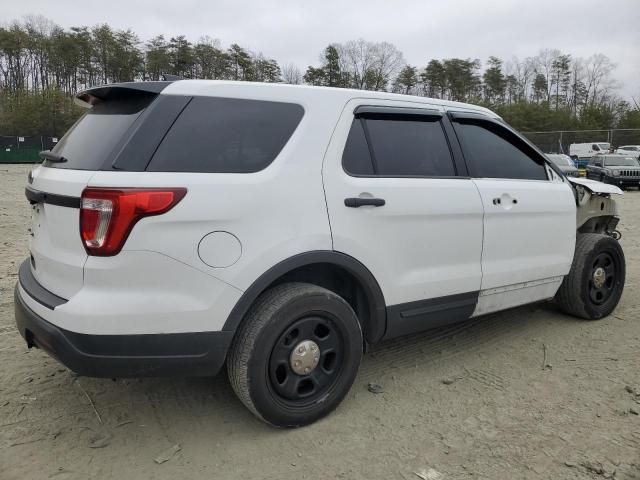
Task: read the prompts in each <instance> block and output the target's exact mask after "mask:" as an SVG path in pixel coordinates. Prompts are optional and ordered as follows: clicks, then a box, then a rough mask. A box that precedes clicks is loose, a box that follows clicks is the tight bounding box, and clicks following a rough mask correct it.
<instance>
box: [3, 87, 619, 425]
mask: <svg viewBox="0 0 640 480" xmlns="http://www.w3.org/2000/svg"><path fill="white" fill-rule="evenodd" d="M78 102H80V103H82V104H84V105H85V106H87V107H90V109H89V110H88V112H87V114H86V115H85V116H83V117H82V118H81V119H80V120H79V121H78V122H77V123H76V124H75V125H74V126H73V127H72V128H71V129H70V130H69V132H68V133H67V134H66V135H65V137H64V138H63V139H61V141H60V142H59V143H58V144H57V145H56V147H55V148H54V149H53V151H50V152H49V151H47V152H43V153H42V156H43V158H44V162H43V164H42V165H41V166H38V167H37V168H35V169H34V170H33V171H32V172H31V173H30V174H29V179H28V186H27V188H26V196H27V198H28V200H29V201H30V202H31V204H32V206H33V223H32V228H31V238H30V251H31V256H30V258H29V259H27V260H26V261H25V262H24V263H23V264H22V266H21V267H20V271H19V282H18V284H17V286H16V291H15V313H16V321H17V325H18V328H19V331H20V333H21V335H23V336H24V338H25V340H26V342H27V344H28V346H29V347H32V346H37V347H40V348H42V349H44V350H46V351H47V352H49V353H50V354H51V355H52V356H54V357H55V358H57V359H58V360H59V361H60V362H62V363H63V364H65V365H66V366H68V367H69V368H70V369H72V370H74V371H76V372H78V373H80V374H83V375H89V376H102V377H120V376H150V375H214V374H216V373H217V372H218V371H219V370H220V369H221V367H222V366H223V364H224V363H225V362H226V364H227V370H228V373H229V377H230V379H231V383H232V385H233V388H234V389H235V391H236V393H237V394H238V396H239V397H240V399H241V400H242V401H243V402H244V403H245V405H246V406H247V407H248V408H249V409H251V411H252V412H253V413H254V414H256V415H257V416H258V417H259V418H261V419H262V420H264V421H266V422H268V423H270V424H273V425H277V426H298V425H304V424H308V423H310V422H313V421H314V420H316V419H318V418H320V417H322V416H324V415H326V414H327V413H328V412H330V411H331V410H332V409H334V408H335V407H336V406H337V405H338V403H339V402H340V401H341V399H342V398H343V397H344V396H345V395H346V393H347V392H348V391H349V388H350V387H351V384H352V383H353V381H354V378H355V376H356V373H357V370H358V366H359V364H360V359H361V356H362V353H363V351H364V350H365V349H366V347H367V346H368V345H372V344H375V343H377V342H380V341H381V340H383V339H388V338H391V337H397V336H400V335H409V334H412V333H414V332H417V331H421V330H425V329H428V328H432V327H435V326H439V325H444V324H448V323H452V322H458V321H461V320H465V319H467V318H469V317H474V316H478V315H483V314H486V313H490V312H495V311H499V310H504V309H506V308H511V307H515V306H517V305H522V304H526V303H530V302H535V301H539V300H546V299H551V298H553V297H554V296H555V297H556V298H557V301H558V303H559V305H560V307H561V308H563V309H564V310H565V311H567V312H569V313H571V314H574V315H577V316H579V317H582V318H587V319H595V318H600V317H603V316H605V315H608V314H609V313H610V312H611V311H612V310H613V309H614V308H615V306H616V305H617V303H618V300H619V299H620V295H621V294H622V289H623V286H624V278H625V261H624V255H623V252H622V249H621V248H620V245H619V243H618V241H617V239H616V238H617V232H616V230H615V228H616V224H617V222H618V216H617V212H616V206H615V203H614V201H613V200H612V199H611V194H617V193H621V191H620V190H619V189H618V188H617V187H615V186H612V185H603V184H600V183H599V182H594V181H589V180H585V179H572V180H571V182H575V183H570V181H569V180H568V179H567V178H566V177H564V176H563V174H562V173H561V172H560V171H559V170H558V168H557V167H555V166H554V165H552V164H550V163H548V162H547V160H546V159H545V157H544V155H543V154H542V153H541V152H539V151H538V150H537V149H536V148H535V147H534V146H532V145H531V144H530V143H529V142H528V141H527V140H526V139H524V138H523V137H521V136H520V135H518V134H517V133H516V132H514V131H513V130H512V129H510V128H509V127H508V126H507V125H505V124H504V123H503V122H502V121H501V120H500V118H499V117H497V116H496V115H495V114H494V113H492V112H491V111H489V110H487V109H484V108H481V107H475V106H472V105H465V104H460V103H454V102H447V101H443V100H434V99H428V98H420V97H410V96H401V95H393V94H388V93H383V92H364V91H355V90H345V89H331V88H317V87H301V86H285V85H268V84H252V83H236V82H220V81H196V80H191V81H176V82H141V83H126V84H114V85H108V86H104V87H99V88H94V89H91V90H88V91H86V92H83V93H81V94H80V95H78ZM574 252H575V254H574Z"/></svg>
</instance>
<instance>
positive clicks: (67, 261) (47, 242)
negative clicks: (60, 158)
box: [25, 167, 95, 298]
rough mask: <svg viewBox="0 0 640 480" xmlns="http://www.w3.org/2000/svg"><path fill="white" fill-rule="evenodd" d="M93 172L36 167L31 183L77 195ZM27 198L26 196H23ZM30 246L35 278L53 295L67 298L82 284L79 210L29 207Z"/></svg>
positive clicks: (39, 187) (82, 255) (40, 206)
mask: <svg viewBox="0 0 640 480" xmlns="http://www.w3.org/2000/svg"><path fill="white" fill-rule="evenodd" d="M94 173H95V172H92V171H86V170H66V169H57V168H46V167H37V168H35V169H34V170H33V171H32V172H31V175H32V177H33V182H32V184H31V185H30V186H31V187H32V188H34V189H36V190H41V191H43V192H48V193H54V194H58V195H65V196H70V197H79V196H80V194H81V193H82V190H84V188H85V187H86V186H87V183H88V182H89V179H90V178H91V177H92V176H93V174H94ZM25 201H26V200H25ZM31 213H32V222H31V232H32V234H33V235H31V236H30V237H29V250H30V251H31V255H33V258H34V261H35V265H36V268H35V269H34V268H33V267H32V268H31V270H32V272H33V275H34V277H35V278H36V280H37V281H38V282H39V283H40V284H41V285H42V286H43V287H45V288H46V289H47V290H49V291H51V292H53V293H55V294H56V295H58V296H60V297H63V298H69V297H71V296H72V295H74V294H75V293H76V292H78V290H80V289H81V288H82V275H83V274H82V269H83V266H84V262H85V261H86V260H87V253H86V252H85V250H84V246H83V245H82V240H81V239H80V229H79V224H80V210H78V209H77V208H67V207H61V206H58V205H52V204H48V203H47V204H39V205H36V206H34V208H32V210H31Z"/></svg>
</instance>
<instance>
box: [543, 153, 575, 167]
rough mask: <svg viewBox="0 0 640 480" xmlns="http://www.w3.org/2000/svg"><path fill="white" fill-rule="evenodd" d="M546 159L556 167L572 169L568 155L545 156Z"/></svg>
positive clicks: (571, 161)
mask: <svg viewBox="0 0 640 480" xmlns="http://www.w3.org/2000/svg"><path fill="white" fill-rule="evenodd" d="M547 158H548V159H549V160H551V161H552V162H553V163H555V164H556V165H558V166H559V167H573V166H574V165H573V160H571V157H569V155H560V154H550V155H547Z"/></svg>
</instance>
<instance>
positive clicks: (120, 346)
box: [14, 285, 233, 378]
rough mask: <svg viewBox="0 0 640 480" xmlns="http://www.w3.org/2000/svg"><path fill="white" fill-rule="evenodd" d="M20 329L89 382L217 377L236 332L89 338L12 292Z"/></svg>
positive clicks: (31, 343) (32, 343)
mask: <svg viewBox="0 0 640 480" xmlns="http://www.w3.org/2000/svg"><path fill="white" fill-rule="evenodd" d="M14 307H15V317H16V325H17V327H18V331H19V332H20V335H22V337H23V338H24V339H25V340H26V342H27V345H28V346H29V347H38V348H41V349H42V350H44V351H46V352H47V353H48V354H49V355H51V356H52V357H54V358H55V359H56V360H58V361H59V362H60V363H62V364H63V365H65V366H66V367H67V368H69V369H71V370H73V371H74V372H76V373H78V374H80V375H85V376H88V377H106V378H116V377H156V376H189V377H190V376H213V375H215V374H217V373H218V372H219V370H220V368H221V367H222V365H223V364H224V361H225V358H226V355H227V350H228V349H229V345H230V344H231V340H232V338H233V332H230V331H219V332H190V333H164V334H149V335H87V334H82V333H76V332H70V331H68V330H64V329H62V328H59V327H56V326H55V325H53V324H51V323H49V322H47V321H46V320H45V319H43V318H42V317H40V316H39V315H37V314H36V313H35V312H34V311H33V310H31V309H30V308H29V307H28V306H27V305H26V304H25V302H24V300H23V299H22V297H21V296H20V291H19V290H18V287H17V285H16V289H15V292H14Z"/></svg>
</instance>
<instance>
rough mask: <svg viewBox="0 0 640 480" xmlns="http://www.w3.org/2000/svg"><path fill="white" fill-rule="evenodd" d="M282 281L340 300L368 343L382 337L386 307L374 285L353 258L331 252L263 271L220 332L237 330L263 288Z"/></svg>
mask: <svg viewBox="0 0 640 480" xmlns="http://www.w3.org/2000/svg"><path fill="white" fill-rule="evenodd" d="M286 282H305V283H311V284H313V285H317V286H319V287H323V288H326V289H327V290H331V291H332V292H334V293H336V294H337V295H340V296H341V297H342V298H344V299H345V301H346V302H347V303H348V304H349V305H350V306H351V308H353V310H354V312H355V313H356V315H357V317H358V320H359V322H360V326H361V328H362V333H363V336H364V338H365V340H366V342H367V343H368V344H373V343H376V342H377V341H378V340H380V339H381V338H382V336H383V335H384V333H385V330H386V306H385V301H384V297H383V295H382V291H381V290H380V286H379V285H378V282H377V281H376V280H375V278H374V277H373V275H372V274H371V272H370V271H369V270H368V269H367V268H366V267H365V266H364V265H362V264H361V263H360V262H358V261H357V260H356V259H354V258H352V257H350V256H348V255H345V254H342V253H338V252H332V251H315V252H308V253H305V254H299V255H296V256H294V257H292V258H290V259H287V260H285V261H283V262H281V263H279V264H277V265H275V266H274V267H272V268H271V269H270V270H268V271H267V272H265V273H264V274H263V275H262V276H261V277H260V278H258V280H256V281H255V282H254V283H253V284H252V285H251V287H249V288H248V289H247V290H246V291H245V293H244V294H243V295H242V297H241V298H240V300H239V301H238V303H237V304H236V306H235V307H234V309H233V311H232V312H231V314H230V315H229V318H228V319H227V321H226V322H225V324H224V327H223V330H226V331H229V330H231V331H234V332H235V331H237V329H238V327H239V325H240V323H241V322H242V320H243V319H244V317H245V315H246V313H247V312H248V311H249V308H250V307H251V305H252V304H253V303H254V302H255V301H256V299H257V298H258V297H259V296H260V295H261V294H262V293H263V292H264V291H266V290H267V289H269V288H271V287H273V286H275V285H279V284H282V283H286Z"/></svg>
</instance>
